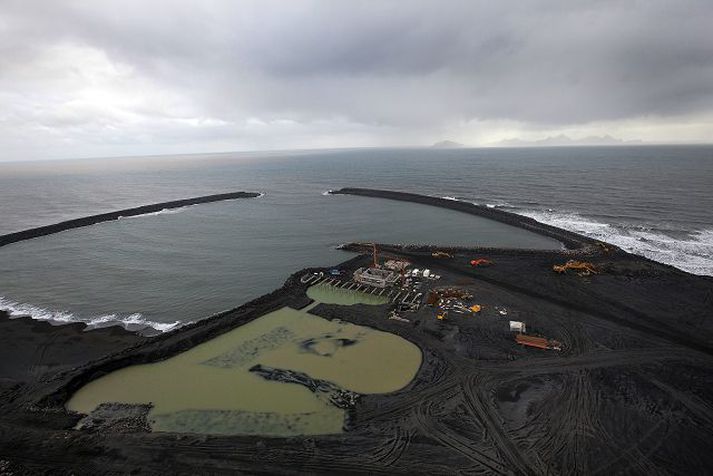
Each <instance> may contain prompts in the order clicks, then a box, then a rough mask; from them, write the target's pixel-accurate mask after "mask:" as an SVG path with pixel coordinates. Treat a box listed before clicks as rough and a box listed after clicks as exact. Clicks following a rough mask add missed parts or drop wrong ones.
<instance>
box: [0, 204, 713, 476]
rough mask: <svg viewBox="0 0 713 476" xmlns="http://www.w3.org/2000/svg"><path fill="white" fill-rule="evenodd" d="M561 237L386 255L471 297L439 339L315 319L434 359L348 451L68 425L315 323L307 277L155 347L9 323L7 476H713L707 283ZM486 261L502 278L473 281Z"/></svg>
mask: <svg viewBox="0 0 713 476" xmlns="http://www.w3.org/2000/svg"><path fill="white" fill-rule="evenodd" d="M425 198H428V197H425ZM401 199H404V197H401ZM429 200H436V202H433V203H431V204H434V205H437V204H438V202H437V200H438V199H429ZM443 202H448V201H445V200H443ZM449 208H450V206H449ZM511 220H512V221H511V224H515V223H516V222H517V217H515V216H513V217H511ZM527 224H528V226H530V225H531V223H529V222H527ZM550 228H551V227H550ZM529 229H532V228H529ZM562 233H563V235H562V236H564V237H565V238H567V239H568V240H570V241H569V243H568V247H569V248H570V249H569V250H563V251H528V250H493V249H472V250H466V249H457V250H453V251H454V252H455V254H456V256H455V257H454V258H453V259H444V260H438V259H435V258H432V257H431V251H432V250H431V249H430V248H427V247H421V248H418V247H399V246H388V245H383V246H381V249H382V255H386V256H404V257H406V258H408V259H410V260H412V261H413V262H414V266H416V267H419V268H424V267H427V268H431V269H432V270H434V272H436V273H438V274H440V275H442V279H441V280H439V281H436V282H433V283H431V284H429V286H432V285H436V286H439V287H440V286H449V285H450V286H461V287H464V288H467V289H469V290H470V291H471V292H472V293H473V295H474V300H475V301H476V302H478V303H479V304H481V305H483V311H482V312H481V313H479V314H477V315H475V316H473V317H468V318H466V317H462V316H461V315H458V314H453V313H451V315H450V316H449V319H448V320H446V321H438V320H436V319H435V312H434V310H433V309H432V308H429V307H427V306H426V307H423V308H422V309H421V310H420V311H419V312H418V313H415V314H411V315H408V314H407V315H406V317H407V318H409V319H410V320H411V321H410V322H400V321H396V320H388V319H387V318H386V316H387V314H388V306H367V305H355V306H348V307H346V306H337V305H325V304H320V305H319V306H317V307H316V308H314V309H313V310H312V311H310V312H313V313H315V314H318V315H321V316H323V317H326V318H339V319H343V320H346V321H349V322H353V323H356V324H361V325H368V326H371V327H375V328H377V329H380V330H385V331H389V332H393V333H395V334H397V335H400V336H402V337H404V338H406V339H408V340H410V341H412V342H414V343H416V344H417V345H418V346H419V347H420V348H421V349H422V350H423V352H424V361H423V364H422V366H421V368H420V370H419V372H418V374H417V376H416V378H415V379H414V381H413V382H412V383H411V384H410V385H408V386H407V387H406V388H405V389H403V390H400V391H398V392H395V393H391V394H385V395H367V396H364V397H362V398H361V399H359V401H358V403H357V405H356V407H354V408H353V409H352V410H350V412H349V419H348V430H347V431H346V432H345V433H343V434H339V435H329V436H321V437H314V436H311V437H305V438H300V437H293V438H259V437H254V436H250V437H241V436H205V435H189V434H174V433H147V432H145V430H143V429H142V428H145V426H143V425H141V424H140V422H138V423H139V424H134V425H128V426H124V427H122V428H123V429H122V430H118V429H116V430H114V429H111V428H113V427H110V429H106V428H104V429H99V430H73V429H72V428H73V427H74V426H75V425H76V423H77V421H78V420H79V418H80V417H81V416H80V415H76V414H70V413H68V412H67V411H66V410H65V409H64V403H65V402H66V401H67V399H68V398H69V397H70V396H71V394H72V392H73V391H74V390H76V389H77V388H79V387H81V386H82V385H83V384H85V383H87V382H89V381H91V380H92V379H94V378H96V377H98V376H100V375H102V374H104V373H106V372H109V371H111V370H114V369H117V368H120V367H123V366H126V365H131V364H134V363H145V362H152V361H157V360H162V359H165V358H168V357H170V356H172V355H175V354H176V353H178V352H180V351H182V350H185V349H188V348H190V347H192V346H194V345H196V344H198V343H200V342H204V341H206V340H208V339H210V338H212V337H215V336H216V335H219V334H221V333H223V332H225V331H227V330H229V329H233V328H235V327H236V326H239V325H241V324H243V323H245V322H248V321H250V320H252V319H255V318H257V317H259V316H261V315H263V314H265V313H266V312H269V311H271V310H274V309H277V308H279V307H282V306H284V305H289V306H292V307H295V308H299V307H303V306H304V305H306V304H307V303H308V302H309V299H308V298H307V297H306V295H305V291H306V288H305V286H304V285H302V284H300V282H299V277H301V276H302V275H303V274H304V273H305V272H312V271H314V270H304V271H301V272H299V273H296V274H294V275H292V276H291V277H290V278H289V279H288V280H287V281H286V283H285V285H284V286H283V287H282V288H281V289H279V290H277V291H275V292H273V293H271V294H269V295H266V296H263V297H262V298H259V299H257V300H255V301H252V302H250V303H247V304H246V305H244V306H241V307H240V308H237V309H235V310H233V311H229V312H226V313H222V314H220V315H216V316H213V317H211V318H208V319H206V320H203V321H201V322H199V323H196V324H193V325H190V326H187V327H185V328H182V329H178V330H176V331H174V332H171V333H168V334H163V335H160V336H158V337H154V338H146V337H140V336H136V335H134V334H131V333H128V332H126V331H123V330H121V329H118V328H116V329H99V330H94V331H90V332H83V331H82V328H81V326H80V325H76V326H75V325H73V326H62V327H52V326H50V325H49V324H46V323H39V322H33V321H30V320H25V319H16V320H8V319H6V318H2V319H0V332H1V333H0V361H1V362H2V365H1V366H0V405H1V406H2V416H1V417H0V473H3V471H4V472H9V473H18V474H21V473H35V472H44V471H50V470H52V471H53V472H55V473H59V474H64V473H74V474H104V473H130V472H137V473H140V472H143V473H193V474H195V473H201V474H203V473H228V472H232V473H234V472H247V473H257V472H260V473H303V472H314V473H333V474H334V473H336V474H339V473H365V472H369V473H438V474H453V473H455V472H467V473H488V474H490V473H508V474H523V473H524V474H545V473H568V474H570V473H594V472H600V473H601V474H611V473H627V474H628V473H634V474H652V473H676V474H705V473H707V472H708V471H709V468H711V467H713V451H711V449H713V372H711V368H712V367H711V365H712V364H713V322H712V319H711V318H712V317H713V313H712V312H711V309H713V279H711V278H707V277H699V276H694V275H691V274H687V273H684V272H682V271H678V270H676V269H674V268H672V267H670V266H666V265H662V264H658V263H655V262H652V261H649V260H647V259H644V258H640V257H638V256H634V255H630V254H628V253H625V252H623V251H621V250H618V249H616V248H612V249H611V250H610V251H608V252H607V251H604V249H603V248H601V247H599V246H596V245H594V244H593V243H592V240H588V239H584V238H582V239H580V240H579V241H577V239H576V238H574V237H577V235H574V234H570V233H568V232H564V231H563V232H562ZM572 235H573V236H574V237H573V236H572ZM346 248H347V249H351V250H360V249H363V247H362V246H361V245H358V244H354V245H350V246H347V247H346ZM480 256H485V257H487V258H489V259H492V260H493V261H494V262H495V265H494V266H492V267H489V268H476V269H473V268H471V267H470V265H469V261H470V259H472V258H473V257H480ZM573 257H576V258H577V259H587V260H590V261H592V262H594V263H595V264H597V265H598V266H599V267H600V268H601V269H602V270H603V273H602V274H600V275H594V276H589V277H581V276H578V275H577V274H575V273H569V274H567V275H557V274H555V273H554V272H552V270H551V266H552V264H554V263H558V262H560V263H561V262H563V261H565V260H567V259H570V258H573ZM369 259H370V257H369V256H365V255H361V256H358V257H356V258H354V259H352V260H349V261H347V262H345V263H343V264H342V265H341V267H342V268H344V269H347V270H353V269H355V268H356V267H358V266H360V265H365V264H367V263H368V262H369ZM496 307H504V308H506V309H507V310H508V315H507V316H505V317H503V316H501V315H500V314H499V313H498V312H497V310H496ZM508 319H514V320H523V321H526V322H527V324H528V331H529V332H530V333H534V334H539V335H543V336H547V337H551V338H555V339H558V340H559V341H561V342H562V343H563V351H562V352H555V351H543V350H538V349H530V348H523V347H520V346H518V345H517V344H515V343H514V342H513V337H512V335H511V334H510V333H509V332H508V330H507V329H508V325H507V320H508ZM384 365H388V362H384ZM137 413H139V414H140V413H141V412H137ZM126 428H129V429H130V430H127V429H126ZM132 428H133V429H132Z"/></svg>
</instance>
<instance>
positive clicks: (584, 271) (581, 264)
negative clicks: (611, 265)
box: [552, 260, 599, 276]
mask: <svg viewBox="0 0 713 476" xmlns="http://www.w3.org/2000/svg"><path fill="white" fill-rule="evenodd" d="M569 269H571V270H574V271H577V274H579V275H580V276H589V275H590V274H599V271H598V270H597V268H596V267H595V266H594V265H593V264H592V263H590V262H588V261H576V260H569V261H567V262H566V263H565V264H556V265H553V266H552V271H554V272H556V273H560V274H564V273H566V272H567V270H569Z"/></svg>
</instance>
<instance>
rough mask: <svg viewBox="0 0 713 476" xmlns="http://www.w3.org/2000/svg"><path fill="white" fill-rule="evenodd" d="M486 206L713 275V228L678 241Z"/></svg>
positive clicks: (634, 229) (573, 217)
mask: <svg viewBox="0 0 713 476" xmlns="http://www.w3.org/2000/svg"><path fill="white" fill-rule="evenodd" d="M440 198H442V199H444V200H453V201H457V202H467V203H472V204H474V205H477V203H476V202H473V201H470V200H465V199H461V198H458V197H453V196H445V197H440ZM485 206H486V207H488V208H506V209H509V211H511V212H513V213H517V214H519V215H524V216H526V217H530V218H533V219H535V220H537V221H539V222H541V223H545V224H547V225H552V226H556V227H557V228H562V229H564V230H568V231H573V232H575V233H580V234H582V235H585V236H588V237H591V238H595V239H597V240H601V241H605V242H607V243H611V244H613V245H616V246H618V247H620V248H621V249H623V250H625V251H628V252H629V253H633V254H636V255H639V256H644V257H646V258H649V259H651V260H654V261H658V262H659V263H664V264H668V265H671V266H674V267H676V268H678V269H681V270H683V271H686V272H689V273H691V274H697V275H701V276H713V229H705V230H698V231H693V232H691V233H689V236H688V237H687V238H674V237H672V236H670V235H667V234H666V233H664V232H662V231H654V230H652V229H651V228H650V227H644V226H640V225H611V224H609V223H601V222H598V221H595V220H593V219H590V218H585V217H583V216H581V215H578V214H577V213H562V212H557V211H555V210H553V209H551V208H548V209H547V210H545V211H532V210H520V209H518V208H517V207H515V206H512V205H510V204H508V203H506V202H500V203H487V204H486V205H485Z"/></svg>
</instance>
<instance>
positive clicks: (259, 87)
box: [0, 1, 713, 137]
mask: <svg viewBox="0 0 713 476" xmlns="http://www.w3.org/2000/svg"><path fill="white" fill-rule="evenodd" d="M711 18H713V2H709V1H680V2H657V1H652V2H638V1H632V2H607V1H591V2H571V1H551V2H475V1H453V2H435V1H433V2H421V1H402V2H388V1H386V2H385V1H363V2H346V1H344V2H342V1H315V2H306V1H294V2H293V1H289V2H282V1H280V2H258V1H249V2H248V1H245V2H230V1H225V2H213V1H207V2H181V1H166V2H143V1H142V2H139V1H128V2H127V1H123V2H102V1H98V2H95V1H85V2H39V1H37V2H28V1H14V2H13V1H10V2H7V1H6V2H4V3H3V4H2V5H0V81H2V83H0V85H2V87H3V88H7V89H8V90H9V91H10V92H14V96H11V97H10V99H12V100H13V101H16V100H17V98H18V97H21V98H24V99H25V100H26V99H27V98H28V97H33V96H36V97H38V98H39V97H42V96H43V95H47V96H50V97H51V98H52V99H58V95H61V91H62V87H64V86H65V84H64V83H62V84H59V85H58V84H56V83H55V81H58V79H57V78H52V77H50V78H44V79H45V80H46V83H47V84H44V82H43V78H42V77H41V76H42V75H43V74H45V75H46V71H45V70H42V68H41V67H40V66H37V67H36V72H37V74H36V75H33V68H34V67H35V64H36V63H37V64H40V63H41V64H43V65H45V67H46V64H47V63H48V62H49V61H50V59H48V55H49V56H51V55H53V54H56V55H61V54H65V55H69V56H70V58H69V61H70V62H71V61H76V64H66V71H64V70H62V74H63V75H65V74H66V75H69V76H72V74H75V75H76V78H75V83H71V77H69V78H65V79H66V80H67V84H74V85H75V86H76V85H77V84H80V85H82V84H86V85H88V87H90V86H92V85H93V86H94V87H95V88H99V87H100V86H101V85H99V84H92V83H91V81H92V77H90V78H87V77H83V76H82V74H83V71H84V70H86V64H84V63H85V61H84V60H83V56H82V55H84V54H86V55H89V54H90V52H91V51H94V52H99V53H101V55H104V56H105V62H107V63H108V64H109V65H111V64H116V65H119V66H117V68H119V71H118V72H116V71H115V72H113V73H112V72H111V71H109V72H107V71H106V70H107V68H109V67H108V66H101V64H103V63H102V61H104V60H102V59H101V58H96V59H95V63H96V65H95V66H96V68H98V69H99V70H101V75H103V76H102V78H103V79H102V81H104V83H102V84H103V85H104V86H106V85H107V84H109V86H110V87H111V88H113V89H111V94H115V93H116V94H118V93H117V91H116V87H117V86H116V84H115V81H114V80H113V79H112V77H110V76H111V74H115V75H116V76H117V77H120V78H123V81H125V82H126V83H127V85H124V86H121V87H122V88H123V89H122V91H119V93H121V94H128V93H127V91H125V90H130V89H132V86H130V85H128V84H129V83H131V82H132V81H134V82H136V84H139V85H140V86H138V87H137V89H139V90H140V91H141V92H143V93H144V94H146V96H147V97H146V98H145V100H143V101H129V102H131V104H127V105H126V106H122V107H120V106H119V105H117V106H116V107H115V110H113V111H110V112H107V111H104V110H102V107H101V104H100V105H98V106H97V107H96V108H92V107H91V104H89V105H87V104H85V103H82V108H79V107H77V108H75V109H73V110H72V111H73V112H72V113H71V114H69V115H68V114H64V113H62V114H59V113H56V111H54V113H49V112H48V114H47V115H46V117H44V118H42V120H43V122H42V123H43V124H45V125H46V126H47V127H52V124H51V122H52V121H53V120H56V121H57V127H58V128H61V127H67V124H75V125H76V124H78V123H79V122H81V121H82V120H86V121H90V122H91V121H92V120H93V117H94V116H93V115H94V114H96V115H97V117H101V118H102V120H106V121H109V123H111V122H112V121H120V119H119V116H121V117H123V119H122V120H123V121H125V122H126V121H129V118H128V116H126V114H129V115H132V118H133V119H136V120H139V119H138V118H151V117H153V118H164V119H166V118H168V119H175V120H189V119H191V118H192V119H191V120H198V119H196V118H203V119H206V118H208V119H210V120H213V121H218V123H219V127H218V128H217V129H216V130H220V131H222V132H221V133H226V134H228V135H230V134H236V135H239V136H241V137H248V136H250V134H251V133H256V132H255V131H252V132H250V131H248V130H242V129H241V130H238V129H240V128H241V127H243V125H244V124H245V121H251V120H252V121H253V122H252V123H251V124H253V125H255V124H262V125H265V124H267V125H271V124H272V125H274V124H273V123H272V122H271V121H282V122H279V124H278V125H280V127H287V126H286V124H287V123H286V122H285V121H287V122H290V121H291V122H292V123H294V124H301V125H308V124H310V123H319V124H320V126H319V127H321V128H325V124H333V125H334V127H335V128H336V129H339V130H341V129H340V127H341V126H339V124H340V123H346V124H348V123H351V124H359V125H362V126H365V127H375V128H378V127H389V128H391V129H390V132H391V133H397V132H398V131H402V132H403V131H409V130H411V131H420V132H422V131H427V130H440V129H442V128H443V127H444V126H446V125H448V124H453V123H458V122H464V121H471V120H479V121H488V120H504V121H517V122H520V123H524V124H528V125H529V127H539V126H542V127H545V126H546V127H555V126H571V125H573V124H574V125H576V124H583V123H591V122H594V121H616V120H629V119H635V118H638V117H646V116H657V117H667V116H685V115H688V114H709V113H711V112H712V110H713V46H712V45H713V38H712V37H711V33H710V32H711V31H713V24H712V22H711ZM67 45H70V46H71V47H72V48H75V49H76V48H85V51H84V52H83V53H82V52H81V51H74V52H70V53H71V54H70V53H68V52H67V50H66V48H65V49H64V50H62V49H61V48H60V49H59V50H57V52H54V50H53V48H57V47H60V46H67ZM48 52H49V53H48ZM72 55H73V56H72ZM58 61H62V59H61V58H60V59H59V60H58ZM53 67H54V68H55V69H57V67H56V65H55V66H53ZM120 67H125V68H129V69H130V72H124V73H122V71H123V70H121V68H120ZM109 69H110V68H109ZM73 71H74V72H73ZM89 76H91V74H90V75H89ZM27 78H29V81H26V83H24V84H25V86H22V84H23V83H22V82H21V81H23V80H27ZM94 80H95V81H96V82H97V83H98V82H99V81H100V80H99V79H96V78H94ZM82 82H84V83H82ZM109 86H107V87H109ZM70 89H71V88H70ZM151 90H155V91H156V93H157V94H159V93H160V94H166V95H168V94H171V95H173V96H171V98H167V99H162V100H157V99H156V98H155V97H154V95H153V94H151ZM5 92H6V93H7V91H5ZM94 92H96V91H94ZM0 93H1V92H0ZM71 94H77V95H79V94H81V91H78V90H74V92H73V93H72V92H67V95H68V99H69V101H65V103H66V102H70V103H72V102H71V99H72V97H71ZM107 94H109V93H107ZM111 94H110V95H111ZM6 96H7V94H6ZM99 96H101V95H99ZM105 96H106V95H105ZM2 97H3V96H0V101H3V99H2ZM13 98H14V99H13ZM10 99H5V102H3V103H0V104H2V105H3V106H4V108H5V109H7V108H10V109H9V110H8V111H7V112H6V114H5V120H4V122H3V123H2V124H3V127H7V121H8V120H12V118H13V117H17V116H20V117H22V118H24V120H26V121H31V120H33V119H32V118H31V117H30V116H31V114H29V113H28V112H27V111H26V110H23V109H22V104H19V105H16V104H8V103H7V102H8V101H9V100H10ZM60 99H61V98H60ZM58 101H59V102H58V103H59V104H64V103H63V102H62V101H61V100H58ZM119 102H120V101H119ZM179 103H180V104H179ZM72 104H74V103H72ZM31 106H32V104H29V103H28V104H27V109H32V107H31ZM93 109H96V110H93ZM28 114H29V115H28ZM55 116H56V117H55ZM134 116H136V117H134ZM2 117H3V116H0V120H2ZM53 118H54V119H53ZM133 119H132V120H133ZM34 120H37V118H35V119H34ZM62 124H63V125H64V126H63V125H62ZM122 124H124V123H119V125H118V126H117V127H123V125H122ZM211 124H212V123H211ZM231 124H232V125H235V127H234V128H231ZM294 124H293V125H294ZM164 126H166V124H162V125H161V126H160V127H164ZM156 127H157V128H160V127H159V126H158V125H157V126H156ZM166 127H168V126H166ZM256 127H257V126H256ZM327 129H329V127H327ZM230 131H233V132H230ZM341 132H344V131H341ZM156 133H157V134H158V133H160V131H156ZM164 133H165V134H168V132H166V131H164ZM214 133H215V131H214V132H212V133H211V134H214ZM302 133H303V134H306V135H309V134H310V133H309V131H307V130H305V131H303V132H302ZM172 134H173V133H171V134H168V135H171V136H172V137H173V135H172ZM211 134H208V135H211ZM405 137H408V135H405Z"/></svg>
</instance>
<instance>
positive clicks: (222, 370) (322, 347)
mask: <svg viewBox="0 0 713 476" xmlns="http://www.w3.org/2000/svg"><path fill="white" fill-rule="evenodd" d="M256 364H261V365H264V366H268V367H274V368H280V369H289V370H294V371H299V372H304V373H306V374H308V375H309V376H311V377H312V378H315V379H321V380H327V381H330V382H333V383H335V384H337V385H339V386H340V387H342V388H344V389H346V390H352V391H354V392H358V393H387V392H392V391H395V390H398V389H400V388H403V387H404V386H406V385H407V384H408V383H409V382H410V381H411V380H412V379H413V377H414V376H415V374H416V372H417V371H418V368H419V366H420V364H421V351H420V350H419V348H418V347H417V346H415V345H414V344H412V343H410V342H408V341H406V340H405V339H402V338H401V337H398V336H396V335H394V334H390V333H386V332H381V331H377V330H375V329H371V328H367V327H363V326H357V325H354V324H349V323H345V322H340V321H328V320H326V319H323V318H321V317H318V316H314V315H311V314H309V313H306V312H303V311H297V310H294V309H290V308H282V309H279V310H277V311H274V312H272V313H270V314H267V315H265V316H263V317H261V318H259V319H256V320H255V321H252V322H250V323H248V324H246V325H244V326H241V327H239V328H237V329H235V330H233V331H230V332H228V333H226V334H223V335H221V336H219V337H217V338H215V339H213V340H211V341H208V342H206V343H204V344H201V345H198V346H196V347H194V348H192V349H190V350H188V351H186V352H184V353H182V354H179V355H177V356H175V357H172V358H170V359H168V360H166V361H163V362H158V363H154V364H146V365H136V366H132V367H128V368H125V369H121V370H118V371H116V372H113V373H111V374H109V375H106V376H104V377H102V378H100V379H97V380H95V381H94V382H91V383H89V384H87V385H86V386H84V387H83V388H82V389H80V390H79V391H78V392H77V393H76V394H75V395H74V396H73V397H72V399H71V400H70V401H69V403H68V404H67V407H68V408H69V409H71V410H75V411H79V412H82V413H89V412H91V411H92V410H93V409H94V408H96V406H97V405H99V404H100V403H103V402H123V403H152V404H153V405H154V408H153V410H152V411H151V414H150V415H149V416H150V419H151V420H152V428H153V429H154V430H158V431H183V432H197V433H223V434H263V435H283V436H286V435H297V434H324V433H338V432H340V431H341V430H342V425H343V421H344V411H343V410H341V409H339V408H337V407H335V406H333V405H331V404H330V403H329V402H328V401H326V400H325V399H324V398H320V397H319V396H318V395H316V394H315V393H312V392H311V391H310V390H309V389H307V388H306V387H305V386H302V385H298V384H288V383H281V382H275V381H267V380H265V379H263V378H262V377H260V376H258V375H256V374H254V373H252V372H249V369H250V368H251V367H252V366H254V365H256Z"/></svg>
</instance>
